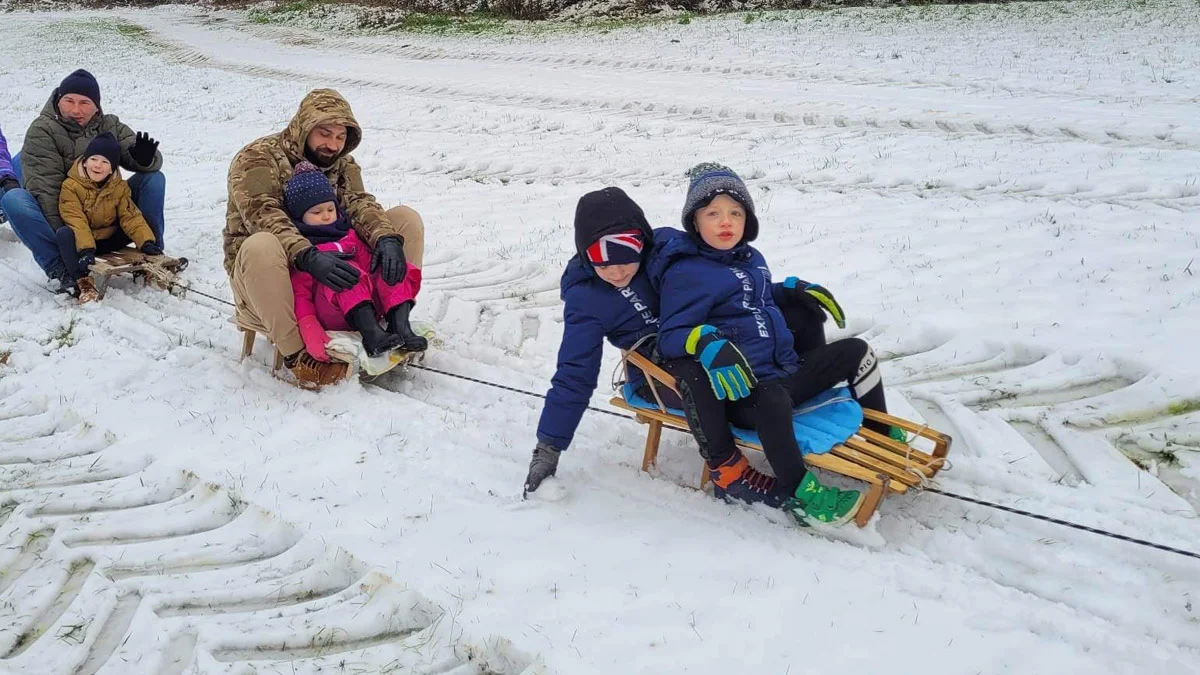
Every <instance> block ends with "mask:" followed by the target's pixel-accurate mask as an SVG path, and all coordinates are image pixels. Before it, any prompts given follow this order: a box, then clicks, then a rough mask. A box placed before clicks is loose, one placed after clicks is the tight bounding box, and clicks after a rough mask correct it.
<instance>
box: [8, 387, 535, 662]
mask: <svg viewBox="0 0 1200 675" xmlns="http://www.w3.org/2000/svg"><path fill="white" fill-rule="evenodd" d="M5 385H6V386H4V387H3V389H2V390H0V419H3V421H4V423H5V424H7V425H8V426H6V427H0V430H11V429H13V428H17V427H21V426H23V425H24V423H25V422H26V421H33V424H32V425H30V426H29V427H27V428H29V429H32V431H31V432H23V433H22V435H23V436H24V437H26V438H27V439H28V440H31V441H34V442H37V443H39V444H41V445H42V446H45V447H47V448H48V447H50V446H52V445H54V444H58V445H59V446H61V447H60V448H59V451H60V453H65V454H70V453H71V452H72V448H74V449H76V450H78V452H79V454H75V455H73V456H70V457H67V458H65V459H58V460H55V459H48V458H50V457H53V454H50V455H44V456H43V455H41V454H37V453H27V454H37V456H36V457H28V458H26V459H28V460H30V461H26V462H24V463H20V462H17V461H16V460H19V459H22V458H21V457H19V456H15V455H11V454H10V455H8V456H6V459H7V460H8V461H7V462H6V463H5V464H4V465H3V466H0V541H3V542H5V544H4V545H3V546H2V547H0V665H2V666H6V667H9V668H13V669H15V670H16V671H18V672H34V671H35V670H36V672H39V673H46V674H47V675H50V674H53V673H83V674H84V675H93V674H96V673H154V674H156V675H158V674H163V673H166V674H178V673H183V672H185V671H189V672H217V671H225V670H228V668H231V667H233V666H235V665H239V664H241V665H243V666H252V667H254V668H265V669H271V668H276V669H286V670H287V671H288V672H297V673H317V672H329V671H331V670H333V669H334V668H337V667H343V668H344V667H346V665H347V664H351V665H353V666H355V667H360V668H366V669H367V670H366V671H364V672H367V671H371V672H378V671H379V670H381V669H383V668H385V667H386V668H393V669H395V668H404V669H406V672H429V673H433V672H439V673H455V674H458V675H478V674H482V673H485V672H487V673H493V672H494V673H504V674H509V675H518V673H526V674H527V675H531V674H532V673H533V672H535V669H536V670H537V672H543V671H541V670H540V666H537V665H536V664H535V663H534V662H533V661H532V660H531V659H530V658H529V657H527V656H524V655H522V654H520V652H518V651H516V650H515V649H514V648H513V647H512V646H511V644H510V643H508V642H507V641H506V640H504V639H500V640H497V641H496V642H494V643H489V644H486V645H483V646H479V645H470V644H462V643H461V642H460V635H459V631H458V629H455V628H454V627H453V626H451V625H450V624H449V623H448V622H446V621H444V620H443V618H442V617H443V616H444V612H443V610H441V609H440V608H438V607H437V606H436V605H434V604H433V603H431V602H430V601H428V600H427V599H425V598H424V597H422V596H421V595H420V594H418V593H416V592H414V591H411V590H407V589H406V588H404V586H403V584H402V583H398V582H396V581H393V580H392V579H391V578H390V577H388V576H387V575H385V574H383V573H382V572H380V571H378V570H371V569H369V568H368V567H367V566H365V565H363V564H362V563H360V562H358V561H357V560H355V559H354V558H353V557H352V556H351V555H350V554H348V553H347V552H345V551H344V550H341V549H336V548H333V547H330V546H328V545H326V544H324V543H323V542H322V541H320V537H319V534H308V535H305V534H301V533H300V532H299V531H298V530H297V529H295V528H293V527H292V526H291V525H289V524H287V523H285V522H283V521H282V520H281V519H279V518H278V517H277V516H276V515H275V514H272V513H270V512H267V511H265V510H262V509H260V508H258V507H255V506H254V505H252V504H248V503H246V502H245V501H244V500H242V499H241V498H240V497H238V496H237V494H236V493H234V492H233V491H231V490H228V489H226V488H224V487H222V486H220V485H217V484H213V483H205V482H202V481H200V480H199V479H198V478H197V477H196V476H194V475H192V474H189V473H187V472H184V471H179V470H173V469H166V468H159V467H157V466H154V465H152V464H150V463H144V464H141V465H139V464H137V463H134V464H133V465H125V468H126V469H127V470H125V471H116V472H115V473H114V471H112V470H105V468H104V467H105V466H106V465H107V466H110V468H111V467H113V466H120V462H119V461H117V460H115V459H110V458H109V455H111V454H113V453H114V451H116V450H120V448H118V447H117V445H116V444H115V440H116V439H115V437H114V436H113V435H112V434H109V433H103V432H99V431H95V432H94V433H95V434H96V435H98V436H99V437H100V438H102V439H104V441H106V444H98V445H97V446H96V447H94V448H93V447H84V446H81V443H83V441H84V440H86V435H85V437H84V438H83V439H81V438H80V436H79V434H78V431H77V429H78V428H79V427H80V425H79V424H72V423H71V422H72V421H73V420H74V419H75V416H74V415H73V414H72V413H70V411H69V410H67V409H64V408H62V407H60V406H57V405H51V404H49V403H48V402H47V401H45V400H44V399H41V398H37V397H34V396H31V395H29V394H28V393H25V392H23V391H22V390H21V389H19V388H18V387H14V386H12V385H10V384H9V383H7V382H6V383H5ZM53 418H58V419H59V420H60V422H59V423H58V424H47V423H46V420H47V419H53ZM84 428H85V429H89V430H90V429H91V426H90V425H86V426H85V427H84ZM9 435H10V436H11V435H12V434H11V433H9ZM81 448H82V449H81ZM125 450H126V451H127V450H128V449H127V448H125ZM81 460H86V462H87V464H86V465H87V466H88V467H90V470H91V472H92V475H90V476H87V475H84V472H81V471H80V466H81V464H80V462H81ZM339 664H340V665H339ZM189 669H190V670H189Z"/></svg>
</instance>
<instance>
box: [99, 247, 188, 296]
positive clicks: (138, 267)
mask: <svg viewBox="0 0 1200 675" xmlns="http://www.w3.org/2000/svg"><path fill="white" fill-rule="evenodd" d="M187 264H188V260H187V258H172V257H170V256H165V255H146V254H145V253H142V252H141V251H138V250H136V249H132V248H123V249H119V250H116V251H113V252H112V253H105V254H103V255H98V256H96V262H94V263H92V266H91V267H90V268H89V269H90V271H91V273H92V276H93V277H95V279H96V287H97V289H99V290H100V292H101V293H102V294H103V292H104V289H105V287H106V286H108V280H109V279H110V278H111V277H115V276H121V275H125V274H128V275H130V276H132V277H133V278H134V280H135V281H138V280H140V281H142V282H143V283H146V284H148V285H153V286H157V287H158V288H161V289H163V290H171V288H172V286H173V285H174V284H175V277H176V275H178V274H179V273H180V272H182V271H183V270H184V269H185V268H187Z"/></svg>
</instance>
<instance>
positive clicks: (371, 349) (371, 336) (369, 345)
mask: <svg viewBox="0 0 1200 675" xmlns="http://www.w3.org/2000/svg"><path fill="white" fill-rule="evenodd" d="M346 321H347V322H349V323H350V325H351V326H354V330H356V331H358V332H359V333H361V334H362V343H363V347H365V348H366V350H367V356H379V355H380V354H382V353H384V352H390V351H392V350H393V349H400V348H401V347H403V346H404V340H403V339H401V338H400V336H398V335H392V334H391V333H389V332H387V331H385V330H384V329H383V328H382V327H380V325H379V321H378V320H376V318H375V308H374V307H372V306H371V303H369V302H361V303H359V304H358V305H357V306H355V308H354V309H352V310H350V311H349V312H346Z"/></svg>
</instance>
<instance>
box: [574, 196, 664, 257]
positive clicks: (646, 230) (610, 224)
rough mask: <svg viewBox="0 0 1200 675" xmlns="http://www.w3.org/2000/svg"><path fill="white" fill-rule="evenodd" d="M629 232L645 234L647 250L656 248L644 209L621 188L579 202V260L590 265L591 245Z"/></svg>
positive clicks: (576, 227)
mask: <svg viewBox="0 0 1200 675" xmlns="http://www.w3.org/2000/svg"><path fill="white" fill-rule="evenodd" d="M625 230H637V231H639V232H641V234H642V238H643V240H644V241H643V244H644V248H643V249H642V250H643V251H647V250H649V249H650V247H651V246H653V245H654V230H652V229H650V223H649V221H647V220H646V214H645V213H644V212H643V211H642V207H640V206H638V205H637V203H636V202H634V201H633V200H632V199H630V198H629V195H627V194H625V192H624V190H622V189H621V188H616V187H607V188H604V189H603V190H596V191H595V192H589V193H587V194H585V195H584V196H583V197H581V198H580V199H579V204H578V205H577V206H576V207H575V250H576V252H577V253H578V256H577V257H578V258H579V260H581V261H583V262H585V263H586V262H587V248H588V246H591V245H592V243H593V242H595V241H596V240H597V239H599V238H600V237H602V236H604V235H606V234H615V233H617V232H623V231H625ZM643 259H644V254H643Z"/></svg>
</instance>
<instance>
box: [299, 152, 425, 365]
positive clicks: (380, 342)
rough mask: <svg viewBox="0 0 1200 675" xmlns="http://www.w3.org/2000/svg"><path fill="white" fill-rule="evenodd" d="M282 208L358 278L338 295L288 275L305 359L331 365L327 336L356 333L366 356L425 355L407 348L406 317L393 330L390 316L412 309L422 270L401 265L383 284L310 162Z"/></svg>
mask: <svg viewBox="0 0 1200 675" xmlns="http://www.w3.org/2000/svg"><path fill="white" fill-rule="evenodd" d="M284 207H285V208H286V209H287V212H288V214H289V215H290V216H291V217H292V221H293V223H294V224H295V225H296V229H298V230H299V231H300V233H301V234H303V235H304V236H305V237H306V238H308V240H309V241H311V242H312V243H313V245H314V246H316V247H317V249H318V250H321V251H327V252H330V253H333V254H334V255H336V256H337V257H339V258H342V259H343V260H344V261H345V262H347V263H349V264H350V265H351V266H353V267H354V268H356V269H357V270H358V272H359V274H358V282H357V283H356V284H355V285H354V286H352V287H350V288H349V289H347V290H344V291H337V290H334V289H332V288H330V287H329V286H326V285H324V284H321V283H318V282H317V281H316V279H314V278H313V277H312V275H310V274H308V273H307V272H302V271H300V270H297V269H293V270H292V273H291V276H292V291H293V293H294V295H295V303H296V323H297V324H298V325H299V327H300V337H301V338H303V340H304V348H305V349H306V350H307V351H308V353H309V354H311V355H312V356H313V357H314V358H316V359H318V360H321V361H329V355H328V353H327V352H326V351H325V344H326V343H327V342H328V341H329V336H328V335H326V334H325V331H326V330H355V331H358V332H359V333H360V334H362V341H363V347H364V348H366V351H367V354H368V355H370V356H376V355H378V354H382V353H384V352H387V351H391V350H394V349H408V350H411V351H419V350H420V349H424V344H422V345H410V344H407V342H406V340H405V337H404V333H403V332H401V330H400V329H403V330H404V331H408V332H411V329H410V328H409V326H408V321H407V311H404V312H403V314H404V317H403V319H404V320H403V326H400V325H396V324H398V323H399V322H397V321H396V320H395V319H396V318H395V317H393V316H392V315H393V314H395V313H396V312H395V310H396V309H397V308H403V309H404V310H407V309H408V307H411V304H412V301H413V299H414V298H416V296H417V293H418V292H419V291H420V290H421V270H420V269H419V268H417V267H414V266H413V265H411V264H409V263H407V262H405V263H404V264H405V265H406V266H407V271H406V273H405V274H404V276H403V277H402V278H401V280H400V281H399V282H398V283H396V284H388V283H386V282H385V281H384V279H383V274H382V271H371V259H372V251H371V249H370V248H369V247H368V246H367V245H366V243H364V242H363V240H362V239H361V238H360V237H359V236H358V233H357V232H355V231H354V228H353V226H352V223H351V222H350V219H349V217H348V216H347V215H346V212H345V211H343V210H342V208H341V207H340V206H338V201H337V193H336V192H335V191H334V187H333V185H331V184H330V183H329V180H328V179H327V178H326V177H325V174H323V173H321V170H320V169H318V168H317V167H316V166H315V165H313V164H311V163H309V162H301V163H300V164H298V165H297V166H296V169H295V171H294V173H293V174H292V178H291V179H290V180H288V183H287V185H286V186H285V188H284ZM380 245H381V246H382V242H381V244H380ZM406 303H408V304H406ZM385 317H387V318H388V322H389V325H388V328H387V329H386V330H385V329H384V328H383V327H381V326H380V323H379V322H380V320H381V319H383V318H385ZM393 328H395V329H397V330H393ZM398 333H400V334H398ZM421 342H422V343H424V340H421Z"/></svg>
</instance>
